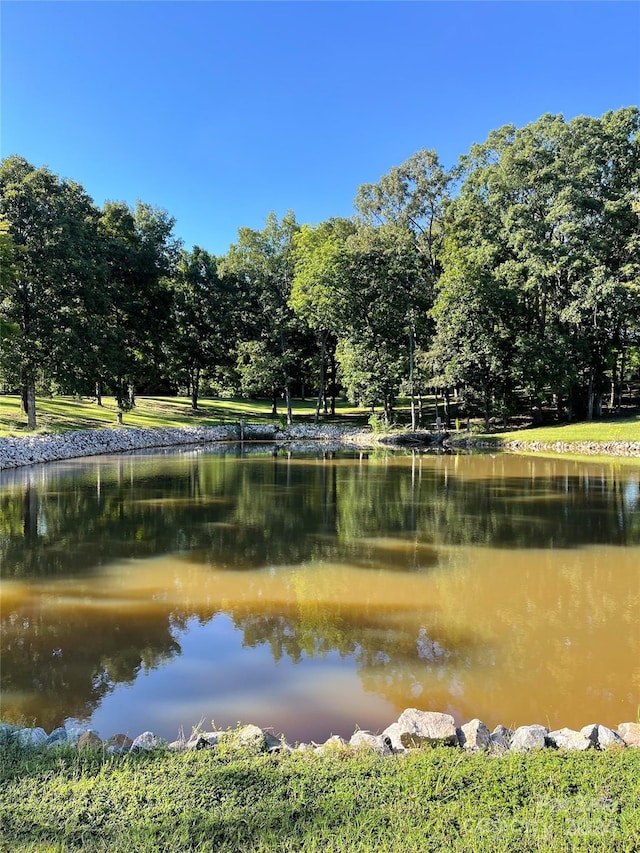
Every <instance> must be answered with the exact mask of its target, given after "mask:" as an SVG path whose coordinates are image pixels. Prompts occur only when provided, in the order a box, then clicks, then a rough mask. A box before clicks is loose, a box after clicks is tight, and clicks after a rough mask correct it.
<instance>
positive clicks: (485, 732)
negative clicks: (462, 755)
mask: <svg viewBox="0 0 640 853" xmlns="http://www.w3.org/2000/svg"><path fill="white" fill-rule="evenodd" d="M457 733H458V741H459V743H460V745H461V746H463V747H464V748H465V749H468V750H476V751H477V750H480V749H489V747H490V746H491V732H490V731H489V729H488V728H487V726H486V725H485V724H484V723H483V722H482V721H481V720H478V719H477V718H476V719H474V720H470V721H469V722H468V723H465V724H464V726H461V727H460V728H459V729H458V730H457Z"/></svg>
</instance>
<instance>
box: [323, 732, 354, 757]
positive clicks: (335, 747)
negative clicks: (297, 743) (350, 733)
mask: <svg viewBox="0 0 640 853" xmlns="http://www.w3.org/2000/svg"><path fill="white" fill-rule="evenodd" d="M346 745H347V742H346V740H345V739H344V738H342V737H340V735H331V737H330V738H327V740H325V742H324V743H321V744H320V746H316V748H315V752H316V753H317V754H318V755H324V754H325V753H327V752H328V753H331V752H337V751H339V750H342V749H344V748H345V746H346Z"/></svg>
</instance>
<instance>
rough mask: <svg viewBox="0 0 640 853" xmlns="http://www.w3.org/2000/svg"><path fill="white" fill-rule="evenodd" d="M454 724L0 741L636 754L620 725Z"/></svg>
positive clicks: (28, 736)
mask: <svg viewBox="0 0 640 853" xmlns="http://www.w3.org/2000/svg"><path fill="white" fill-rule="evenodd" d="M452 726H453V718H452V717H451V716H450V715H449V714H440V713H437V712H435V711H420V710H418V709H417V708H407V709H406V710H405V711H403V712H402V714H401V715H400V717H399V719H398V720H397V721H396V722H395V723H392V724H391V725H390V726H388V727H387V728H386V729H385V730H384V731H383V732H382V734H374V733H373V732H369V731H365V730H361V729H358V730H357V731H356V732H354V734H353V735H352V737H351V739H350V740H349V741H348V742H347V741H345V740H344V739H343V738H342V737H340V736H339V735H332V736H331V737H330V738H328V739H327V740H326V741H324V743H301V744H297V745H296V746H295V747H294V746H292V745H291V744H289V743H287V741H286V739H285V738H284V736H281V737H276V736H275V735H274V734H272V733H271V732H268V731H265V730H264V729H261V728H259V727H258V726H255V725H245V726H241V727H240V728H237V729H231V730H227V731H211V732H207V731H203V730H201V729H199V728H198V729H194V731H193V733H192V734H191V735H190V736H189V737H188V738H187V737H184V736H181V737H179V738H178V739H177V740H175V741H172V742H171V743H168V742H167V741H166V740H164V739H163V738H160V737H157V736H156V735H155V734H154V733H153V732H142V733H141V734H139V735H138V736H137V737H135V738H131V737H129V736H128V735H126V734H122V733H119V734H115V735H113V736H112V737H110V738H108V739H107V740H104V741H103V740H102V739H101V738H100V737H99V736H98V733H97V732H96V731H95V730H93V729H92V728H91V727H90V726H89V725H87V724H83V723H79V722H78V721H77V720H67V721H66V722H65V724H64V726H59V727H58V728H56V729H54V730H53V731H52V732H51V734H50V735H47V733H46V731H45V730H44V729H42V728H35V727H34V728H23V727H21V726H16V725H12V724H10V723H0V743H3V742H4V743H9V742H12V743H16V744H18V745H20V746H22V747H24V748H37V747H40V748H49V749H56V748H60V747H62V746H70V747H74V748H76V749H80V750H82V749H89V748H91V749H96V748H102V749H104V751H105V752H106V753H107V754H109V755H125V754H127V753H129V752H149V751H151V750H155V749H168V750H170V751H172V752H184V751H187V750H198V749H215V748H216V747H217V746H219V745H220V744H225V745H226V746H228V747H232V748H237V749H241V750H245V751H249V752H294V751H301V752H315V753H317V754H318V755H331V754H332V753H333V754H335V753H336V752H339V753H340V754H343V753H344V752H355V751H358V750H367V751H370V752H375V753H377V754H378V755H394V754H395V755H398V754H401V753H406V752H410V751H411V750H413V749H424V748H426V747H433V746H448V747H450V748H456V747H457V748H458V749H464V750H465V751H467V752H486V753H487V754H489V755H495V756H499V755H504V754H506V753H513V752H518V753H526V752H532V751H537V750H541V749H558V750H563V751H566V752H575V751H579V752H583V751H585V750H600V751H603V750H611V749H614V750H615V749H640V723H621V724H620V725H619V726H618V730H617V732H616V731H613V729H609V728H607V727H606V726H602V725H598V724H597V723H591V724H589V725H587V726H583V728H582V729H581V730H580V731H575V730H573V729H567V728H563V729H557V730H556V731H552V732H550V731H549V729H548V728H546V727H545V726H541V725H531V726H520V727H519V728H517V729H516V730H515V732H514V731H512V730H511V729H508V728H506V727H505V726H502V725H498V726H496V727H495V729H494V730H493V732H492V733H491V734H489V729H488V728H487V726H486V725H485V724H484V723H483V722H482V721H481V720H478V719H474V720H471V721H470V722H468V723H465V724H464V725H462V726H461V727H460V728H458V729H456V728H455V726H453V728H452Z"/></svg>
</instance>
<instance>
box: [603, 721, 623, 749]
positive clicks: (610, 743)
mask: <svg viewBox="0 0 640 853" xmlns="http://www.w3.org/2000/svg"><path fill="white" fill-rule="evenodd" d="M597 737H598V740H597V745H598V746H599V747H600V749H624V748H625V746H626V743H625V742H624V741H623V739H622V738H621V737H620V735H619V734H617V733H616V732H614V731H613V729H609V728H607V726H598V736H597Z"/></svg>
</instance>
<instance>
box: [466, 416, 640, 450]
mask: <svg viewBox="0 0 640 853" xmlns="http://www.w3.org/2000/svg"><path fill="white" fill-rule="evenodd" d="M476 437H478V438H480V437H483V436H481V435H477V436H476ZM485 437H486V438H489V439H496V440H498V441H527V442H540V443H542V444H555V443H557V442H561V443H563V444H572V443H579V442H596V443H599V444H606V443H607V442H611V441H640V414H636V415H630V416H626V417H619V418H618V417H611V418H609V417H608V418H606V419H603V420H596V421H590V422H589V421H583V422H580V423H571V424H558V425H557V426H545V427H536V428H531V429H526V430H511V431H504V432H502V431H499V432H495V433H491V435H488V436H485Z"/></svg>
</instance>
